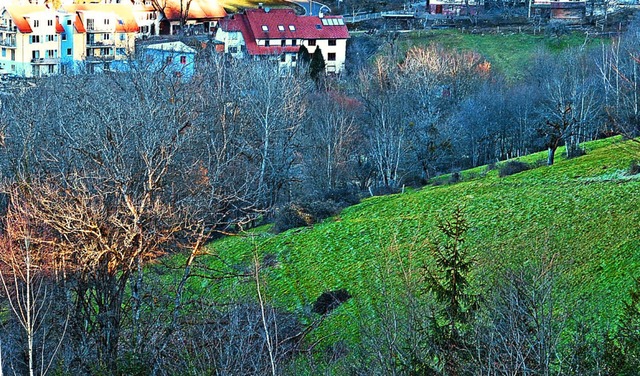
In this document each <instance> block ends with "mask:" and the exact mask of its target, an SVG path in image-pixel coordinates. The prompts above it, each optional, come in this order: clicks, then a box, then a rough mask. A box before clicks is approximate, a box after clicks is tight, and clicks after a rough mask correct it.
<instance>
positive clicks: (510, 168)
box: [498, 161, 531, 178]
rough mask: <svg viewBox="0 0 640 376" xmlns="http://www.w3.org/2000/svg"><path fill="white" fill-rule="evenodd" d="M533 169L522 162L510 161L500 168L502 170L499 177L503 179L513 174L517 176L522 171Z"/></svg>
mask: <svg viewBox="0 0 640 376" xmlns="http://www.w3.org/2000/svg"><path fill="white" fill-rule="evenodd" d="M529 169H531V166H530V165H529V164H527V163H524V162H520V161H509V162H507V163H505V164H503V165H502V166H500V170H499V171H498V176H500V177H501V178H503V177H505V176H509V175H513V174H517V173H519V172H522V171H527V170H529Z"/></svg>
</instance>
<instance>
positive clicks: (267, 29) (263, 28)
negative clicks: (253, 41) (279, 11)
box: [262, 25, 269, 33]
mask: <svg viewBox="0 0 640 376" xmlns="http://www.w3.org/2000/svg"><path fill="white" fill-rule="evenodd" d="M262 31H264V32H265V33H266V32H267V31H269V26H267V25H262Z"/></svg>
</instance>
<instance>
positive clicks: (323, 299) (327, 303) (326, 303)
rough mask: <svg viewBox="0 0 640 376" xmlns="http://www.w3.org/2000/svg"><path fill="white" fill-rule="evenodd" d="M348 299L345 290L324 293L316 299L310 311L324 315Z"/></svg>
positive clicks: (347, 293) (349, 295) (348, 296)
mask: <svg viewBox="0 0 640 376" xmlns="http://www.w3.org/2000/svg"><path fill="white" fill-rule="evenodd" d="M350 298H351V294H349V292H348V291H347V290H346V289H340V290H334V291H326V292H323V293H322V294H321V295H320V296H319V297H318V299H316V301H315V302H314V303H313V308H312V309H311V310H312V311H313V312H315V313H317V314H319V315H326V314H327V313H329V312H331V311H333V310H334V309H336V308H338V307H339V306H340V304H342V303H344V302H346V301H347V300H349V299H350Z"/></svg>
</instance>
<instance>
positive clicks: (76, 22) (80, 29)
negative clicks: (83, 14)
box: [73, 14, 87, 33]
mask: <svg viewBox="0 0 640 376" xmlns="http://www.w3.org/2000/svg"><path fill="white" fill-rule="evenodd" d="M73 27H75V29H76V31H77V32H78V33H86V32H87V29H85V28H84V24H83V23H82V20H81V19H80V16H78V15H77V14H76V19H75V20H74V21H73Z"/></svg>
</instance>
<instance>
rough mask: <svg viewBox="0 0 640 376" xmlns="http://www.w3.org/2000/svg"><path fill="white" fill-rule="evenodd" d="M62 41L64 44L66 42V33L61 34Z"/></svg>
mask: <svg viewBox="0 0 640 376" xmlns="http://www.w3.org/2000/svg"><path fill="white" fill-rule="evenodd" d="M61 36H62V41H63V42H64V41H65V40H67V33H62V34H61Z"/></svg>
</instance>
